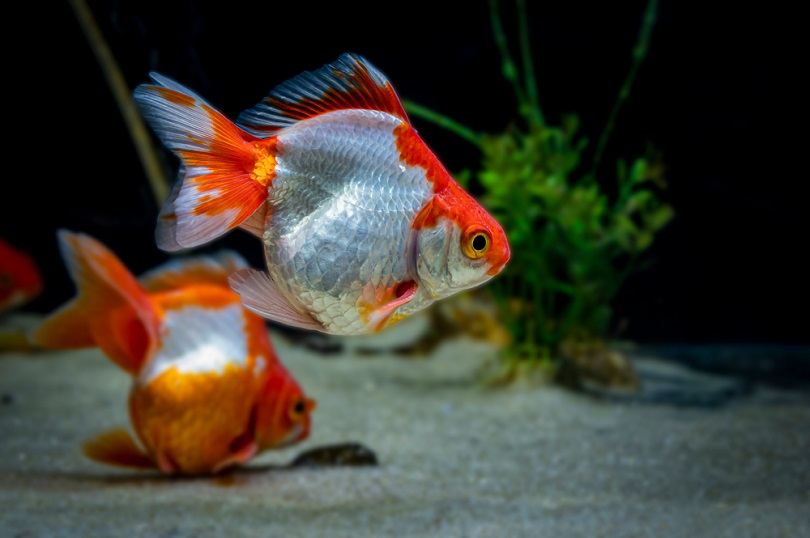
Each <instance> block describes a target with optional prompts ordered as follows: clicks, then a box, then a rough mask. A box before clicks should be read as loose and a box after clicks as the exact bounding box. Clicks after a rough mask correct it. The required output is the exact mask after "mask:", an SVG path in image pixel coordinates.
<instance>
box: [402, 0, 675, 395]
mask: <svg viewBox="0 0 810 538" xmlns="http://www.w3.org/2000/svg"><path fill="white" fill-rule="evenodd" d="M516 4H517V10H518V22H519V28H518V42H519V48H520V51H521V55H520V56H521V67H520V68H518V66H517V64H516V63H515V62H514V61H513V59H512V56H511V53H510V51H509V43H508V40H507V38H506V34H505V32H504V30H503V27H502V24H501V19H500V13H499V7H498V2H497V0H491V1H490V7H491V21H492V27H493V31H494V35H495V43H496V45H497V46H498V49H499V51H500V55H501V59H502V72H503V75H504V77H505V78H506V80H507V81H508V82H509V83H510V84H511V85H512V87H513V90H514V92H515V96H516V98H517V102H518V111H517V112H518V119H517V121H515V122H514V123H513V124H512V125H511V126H510V127H509V128H508V129H506V130H505V131H504V132H502V133H499V134H480V133H478V132H476V131H475V130H473V129H470V128H468V127H465V126H463V125H461V124H460V123H458V122H456V121H454V120H452V119H450V118H447V117H445V116H443V115H441V114H438V113H436V112H434V111H432V110H429V109H427V108H425V107H423V106H419V105H416V104H414V103H407V104H406V106H407V108H408V111H409V112H410V113H411V114H412V115H413V116H415V117H419V118H422V119H426V120H428V121H432V122H434V123H436V124H438V125H440V126H442V127H444V128H447V129H449V130H451V131H452V132H454V133H456V134H458V135H459V136H461V137H463V138H464V139H466V140H468V141H469V142H471V143H473V144H475V145H476V146H477V147H478V148H479V150H480V153H481V163H480V168H479V169H478V170H477V171H475V172H472V173H469V172H466V173H462V174H459V176H460V178H461V180H462V181H463V182H464V183H467V184H468V186H469V187H470V188H471V189H472V190H473V191H476V190H477V191H479V192H481V193H482V196H481V198H482V201H483V203H484V205H485V206H486V207H487V208H488V209H489V210H490V211H491V212H492V213H493V214H494V215H495V217H496V218H497V219H498V220H499V222H500V223H501V224H502V225H503V227H504V229H505V230H506V231H507V234H508V236H509V241H510V245H511V248H512V261H511V262H510V264H509V265H508V267H507V269H506V271H505V272H504V274H503V275H502V276H501V277H500V278H499V279H497V280H496V281H495V282H493V283H492V284H491V285H490V286H489V287H488V290H490V291H491V293H492V294H493V296H494V298H495V301H496V303H497V305H498V309H499V316H500V319H501V321H502V322H503V323H504V324H505V326H506V327H507V329H508V330H509V332H510V334H511V337H512V338H511V343H510V344H509V345H508V346H506V348H505V349H504V353H503V358H504V362H503V363H502V365H503V367H504V368H503V369H502V370H501V372H500V375H499V377H500V378H502V379H511V378H513V377H514V376H515V375H516V374H517V373H519V372H522V371H525V370H526V369H527V367H528V368H529V369H530V368H531V367H534V366H539V367H540V369H541V371H544V372H551V373H553V374H556V375H558V376H564V377H565V378H566V380H567V381H569V382H572V383H574V384H578V383H579V382H580V381H582V380H584V379H588V378H590V379H596V380H598V381H602V382H607V383H614V384H628V383H630V382H631V381H632V379H634V376H633V375H632V373H629V372H627V371H626V370H627V369H628V368H629V365H628V364H627V363H626V361H625V362H623V361H622V359H621V357H620V356H619V355H618V354H616V353H613V352H609V351H608V350H607V349H606V347H605V345H604V339H605V338H606V335H607V334H608V331H609V330H610V322H611V319H612V310H611V303H612V302H613V299H614V298H615V296H616V294H617V292H618V291H619V290H620V288H621V286H622V284H623V283H624V282H625V280H626V278H627V277H628V275H629V274H631V272H632V271H633V270H634V269H636V268H637V266H638V262H639V260H640V258H641V255H642V254H643V253H644V251H646V250H647V249H648V248H649V247H650V246H651V245H652V243H653V241H654V238H655V236H656V234H657V233H658V232H659V231H660V230H661V229H662V228H663V227H664V226H665V225H666V224H667V223H668V222H669V221H670V219H671V218H672V216H673V211H672V208H671V207H670V206H669V205H667V204H666V203H664V202H662V201H661V199H660V197H659V193H660V191H661V190H662V189H664V188H665V183H664V179H663V167H662V165H661V163H660V161H659V160H658V159H657V158H655V157H653V156H650V155H647V156H643V157H638V158H636V159H635V160H633V161H632V162H630V163H628V162H625V161H619V162H618V163H617V165H616V167H615V175H610V174H602V173H599V174H598V173H597V172H598V171H601V170H602V168H600V166H599V165H600V161H601V159H602V156H603V154H604V151H605V148H606V147H607V145H608V143H609V140H610V135H611V133H612V131H613V127H614V125H615V122H616V120H617V118H618V116H619V112H620V111H621V108H622V107H623V106H624V104H625V102H626V100H627V98H628V97H629V95H630V89H631V87H632V84H633V81H634V79H635V77H636V73H637V72H638V69H639V67H640V65H641V63H642V62H643V60H644V58H645V56H646V54H647V47H648V43H649V39H650V34H651V31H652V27H653V25H654V21H655V17H656V8H657V5H656V4H657V1H656V0H650V1H649V3H648V4H647V7H646V11H645V14H644V19H643V22H642V27H641V31H640V33H639V39H638V42H637V44H636V47H635V48H634V50H633V62H632V67H631V69H630V73H629V74H628V76H627V79H626V80H625V82H624V84H623V86H622V88H621V89H620V92H619V96H618V98H617V100H616V103H615V105H614V107H613V110H612V111H611V113H610V115H609V119H608V121H607V125H606V127H605V129H604V130H603V132H602V134H601V137H600V139H599V141H598V143H597V146H596V149H595V150H594V151H593V152H592V153H590V152H588V141H587V140H586V139H585V138H584V137H583V136H581V135H580V134H579V133H578V132H577V126H578V120H577V117H576V116H568V117H566V118H565V119H564V120H563V122H562V125H550V124H548V123H547V122H546V120H545V117H544V115H543V112H542V109H541V108H540V104H539V100H538V96H537V85H536V81H535V76H534V69H533V61H532V56H531V50H530V46H529V32H528V23H527V19H526V8H525V3H524V1H523V0H517V2H516ZM586 157H590V159H589V160H587V161H586ZM622 364H624V365H626V366H624V367H623V366H622ZM623 369H624V371H623Z"/></svg>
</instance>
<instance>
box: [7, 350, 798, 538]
mask: <svg viewBox="0 0 810 538" xmlns="http://www.w3.org/2000/svg"><path fill="white" fill-rule="evenodd" d="M277 347H278V349H279V352H280V354H281V355H282V356H283V357H284V359H285V362H286V363H287V365H288V366H289V367H290V368H291V369H292V370H293V371H294V372H295V374H296V376H297V377H298V378H299V379H300V381H301V383H302V384H303V386H304V387H305V388H306V389H307V390H308V392H309V393H310V394H312V395H313V396H315V397H316V398H317V399H318V401H319V406H318V409H317V411H316V414H315V423H314V433H313V436H312V438H311V439H310V440H309V441H307V442H306V443H305V444H303V445H300V446H298V447H294V448H291V449H288V450H285V451H283V452H276V453H269V454H266V455H264V456H262V457H261V458H259V459H258V460H256V461H255V462H253V464H252V465H251V466H250V468H249V469H247V470H244V471H240V472H237V473H236V474H234V475H233V476H231V477H230V478H228V479H211V478H201V479H185V480H172V479H166V478H162V477H159V476H155V475H150V474H139V473H131V472H126V471H119V470H115V469H109V468H106V467H102V466H99V465H96V464H94V463H92V462H90V461H87V460H85V459H84V458H83V457H82V455H81V453H80V452H79V449H78V447H79V444H80V443H81V442H82V440H84V439H86V438H87V437H89V436H91V435H93V434H94V433H97V432H99V431H100V430H104V429H106V428H109V427H112V426H116V425H120V424H124V423H126V411H125V399H126V392H127V387H128V379H127V378H126V377H125V376H124V375H123V374H122V373H121V372H120V371H118V370H117V369H116V368H115V367H113V366H112V365H111V364H110V363H108V362H107V361H106V360H105V359H104V358H103V357H102V356H101V354H99V353H98V352H95V351H80V352H67V353H61V354H60V353H53V354H39V355H35V356H32V357H27V356H23V355H15V354H6V355H4V356H0V395H2V402H1V403H0V503H1V504H0V506H2V508H1V509H0V536H2V537H6V536H9V537H20V538H22V537H26V538H27V537H38V536H51V537H58V536H65V537H73V536H81V537H86V536H126V537H130V538H134V537H140V536H145V537H146V536H148V537H164V536H165V537H184V536H193V537H205V536H229V537H241V536H250V537H258V536H352V537H359V536H448V537H452V536H551V537H566V536H587V537H595V536H605V537H623V536H639V537H642V536H644V537H646V536H656V537H668V536H684V537H687V536H688V537H694V536H710V537H713V538H717V537H724V536H728V537H731V536H735V537H736V536H757V537H770V536H790V537H796V536H810V518H808V517H807V513H808V512H807V510H808V506H810V401H808V398H807V396H806V393H805V394H804V395H802V393H800V392H790V391H782V390H777V389H773V388H767V387H758V386H754V387H751V386H748V387H747V388H743V389H741V388H740V386H739V385H738V384H737V383H736V382H735V381H734V380H733V379H731V378H724V377H720V376H712V375H708V374H703V373H697V372H692V371H690V370H687V369H685V368H682V367H680V366H676V365H673V364H671V363H667V362H661V361H657V360H654V359H649V358H644V357H639V358H638V365H639V367H640V369H641V371H642V374H643V377H644V378H645V380H647V385H646V387H647V388H646V389H645V392H644V393H643V394H642V395H641V396H639V397H625V396H622V395H618V396H616V395H612V396H608V397H601V398H595V397H591V396H583V395H577V394H572V393H569V392H566V391H563V390H560V389H556V388H548V387H547V388H542V389H539V390H530V389H526V388H521V389H517V388H513V389H509V390H499V391H491V390H486V389H483V388H481V387H480V386H479V385H477V384H476V383H475V382H474V381H473V371H474V370H475V368H476V367H477V366H479V365H480V364H481V363H482V361H485V360H487V358H488V357H489V356H490V355H491V350H489V349H488V348H487V347H486V346H483V345H481V344H476V343H473V342H469V341H463V340H462V341H455V342H448V343H446V344H445V345H443V346H442V347H441V348H440V349H439V350H438V351H437V352H436V353H435V356H434V357H432V359H431V360H413V359H401V358H394V357H391V356H387V355H383V356H379V357H375V358H368V357H355V356H351V354H349V353H344V354H343V355H338V356H332V357H331V358H322V357H320V356H318V355H317V354H315V353H313V352H310V351H306V350H304V349H301V348H299V347H296V346H292V345H291V344H289V343H286V342H283V341H280V340H279V339H277ZM346 441H358V442H362V443H364V444H365V445H367V446H369V447H371V448H372V449H373V450H374V451H376V453H377V455H378V457H379V459H380V466H379V467H366V468H359V467H354V468H352V467H341V468H318V469H315V468H306V469H288V468H283V467H282V466H281V464H283V463H285V462H288V461H290V460H291V459H292V458H293V457H294V456H295V454H297V453H299V452H300V451H301V450H302V449H304V448H310V447H314V446H318V445H323V444H329V443H337V442H346Z"/></svg>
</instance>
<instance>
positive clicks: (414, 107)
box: [403, 100, 483, 146]
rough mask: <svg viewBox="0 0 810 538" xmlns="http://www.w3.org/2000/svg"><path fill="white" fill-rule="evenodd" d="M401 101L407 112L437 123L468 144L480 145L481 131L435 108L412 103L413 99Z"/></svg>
mask: <svg viewBox="0 0 810 538" xmlns="http://www.w3.org/2000/svg"><path fill="white" fill-rule="evenodd" d="M403 103H404V104H405V109H406V110H407V111H408V114H410V115H412V116H416V117H417V118H421V119H423V120H427V121H429V122H431V123H434V124H436V125H438V126H439V127H442V128H444V129H447V130H448V131H450V132H451V133H454V134H456V135H458V136H459V137H461V138H463V139H464V140H466V141H467V142H469V143H470V144H475V145H476V146H480V145H481V139H482V138H483V135H482V134H481V133H478V132H476V131H474V130H472V129H470V128H469V127H466V126H464V125H462V124H461V123H459V122H457V121H456V120H454V119H451V118H448V117H447V116H445V115H444V114H440V113H439V112H436V111H435V110H432V109H430V108H427V107H425V106H422V105H420V104H417V103H414V102H413V101H408V100H405V101H403Z"/></svg>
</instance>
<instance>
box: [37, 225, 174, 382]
mask: <svg viewBox="0 0 810 538" xmlns="http://www.w3.org/2000/svg"><path fill="white" fill-rule="evenodd" d="M58 235H59V246H60V249H61V251H62V258H63V259H64V260H65V265H67V268H68V271H69V273H70V276H71V278H72V279H73V281H74V282H75V284H76V288H77V289H78V292H77V294H76V298H75V299H73V300H72V301H70V302H69V303H67V304H66V305H65V306H63V307H62V308H60V309H59V310H57V311H56V312H55V313H53V314H52V315H51V316H49V317H48V318H46V319H45V321H44V322H43V323H42V325H40V326H39V327H38V328H37V329H35V330H34V332H33V333H32V335H31V340H32V342H33V343H35V344H37V345H40V346H42V347H48V348H57V349H58V348H75V347H86V346H90V345H94V344H95V345H97V346H98V347H100V348H101V349H102V351H104V353H106V354H107V356H108V357H109V358H110V359H111V360H112V361H113V362H115V363H116V364H118V365H119V366H120V367H121V368H123V369H124V370H126V371H128V372H131V373H134V372H137V371H138V370H139V369H140V367H141V365H142V364H143V362H144V360H145V359H146V357H148V356H149V355H150V354H151V350H152V349H154V347H155V346H156V345H157V340H158V331H159V323H160V322H159V320H158V316H157V313H156V312H155V310H154V307H153V305H152V303H151V301H150V299H149V297H148V296H147V294H146V291H145V290H144V289H143V288H142V287H141V285H140V284H139V283H138V281H137V280H135V277H134V276H132V274H131V273H130V272H129V270H128V269H127V268H126V267H124V264H122V263H121V260H119V259H118V258H117V257H116V256H115V254H113V253H112V252H110V251H109V250H108V249H107V248H106V247H105V246H104V245H102V244H101V243H99V242H98V241H96V240H95V239H93V238H92V237H90V236H88V235H84V234H77V233H72V232H68V231H66V230H60V231H59V232H58Z"/></svg>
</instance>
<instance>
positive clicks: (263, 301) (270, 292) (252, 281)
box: [228, 269, 325, 332]
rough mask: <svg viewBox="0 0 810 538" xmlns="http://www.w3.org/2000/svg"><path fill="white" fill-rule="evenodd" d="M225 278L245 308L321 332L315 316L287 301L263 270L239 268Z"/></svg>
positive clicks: (321, 326) (283, 323)
mask: <svg viewBox="0 0 810 538" xmlns="http://www.w3.org/2000/svg"><path fill="white" fill-rule="evenodd" d="M228 282H229V283H230V285H231V288H232V289H233V291H235V292H236V293H238V294H239V297H240V298H241V299H242V304H243V305H244V306H245V308H247V309H248V310H251V311H253V312H255V313H257V314H259V315H260V316H262V317H264V318H267V319H269V320H272V321H275V322H277V323H281V324H282V325H289V326H290V327H297V328H299V329H307V330H310V331H321V332H325V329H324V327H323V325H321V324H320V323H319V322H318V321H317V320H316V319H315V318H313V317H312V316H310V315H309V314H308V313H305V312H300V311H299V310H298V309H297V308H296V307H295V306H293V305H292V304H290V301H289V300H287V298H286V297H285V296H284V295H283V294H282V293H281V291H279V289H278V287H277V286H276V284H275V282H273V281H272V280H271V279H270V276H269V275H268V274H267V273H264V272H262V271H256V270H255V269H240V270H239V271H236V272H235V273H233V274H232V275H231V276H230V277H229V278H228Z"/></svg>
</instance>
